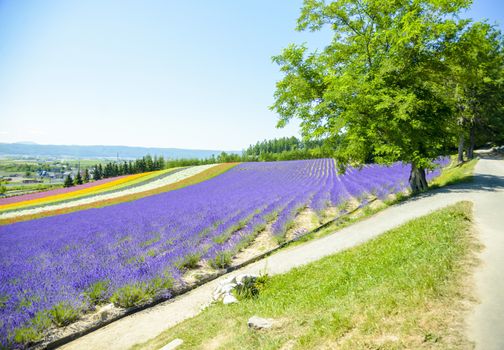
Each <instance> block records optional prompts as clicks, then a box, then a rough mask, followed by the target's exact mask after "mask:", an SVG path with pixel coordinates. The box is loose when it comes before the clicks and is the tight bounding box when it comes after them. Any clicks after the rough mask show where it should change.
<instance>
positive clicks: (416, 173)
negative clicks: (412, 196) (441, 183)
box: [409, 164, 429, 193]
mask: <svg viewBox="0 0 504 350" xmlns="http://www.w3.org/2000/svg"><path fill="white" fill-rule="evenodd" d="M409 183H410V187H411V190H412V191H413V193H417V192H422V191H425V190H427V188H428V187H429V186H428V185H427V179H426V178H425V169H424V168H418V167H417V166H416V165H414V164H412V165H411V173H410V177H409Z"/></svg>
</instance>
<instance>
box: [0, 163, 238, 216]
mask: <svg viewBox="0 0 504 350" xmlns="http://www.w3.org/2000/svg"><path fill="white" fill-rule="evenodd" d="M238 164H239V163H223V164H217V165H214V166H212V167H211V168H209V169H207V170H204V171H202V172H200V173H198V174H195V175H193V176H191V177H188V178H185V179H182V180H180V181H177V182H175V183H171V184H168V185H165V186H161V187H158V188H155V189H151V190H148V191H143V192H138V193H131V194H127V195H123V196H118V197H115V198H109V199H102V200H96V201H94V202H91V203H86V204H82V205H78V206H68V207H62V208H59V209H52V210H46V211H42V212H38V213H33V214H25V215H19V216H12V217H8V218H5V217H4V218H2V215H0V225H9V224H13V223H16V222H22V221H29V220H34V219H39V218H44V217H49V216H56V215H62V214H68V213H73V212H76V211H80V210H86V209H93V208H101V207H106V206H110V205H116V204H120V203H123V202H131V201H135V200H137V199H141V198H144V197H148V196H152V195H156V194H160V193H164V192H169V191H174V190H178V189H181V188H184V187H187V186H191V185H195V184H198V183H200V182H203V181H206V180H210V179H212V178H214V177H216V176H218V175H221V174H223V173H225V172H226V171H228V170H230V169H231V168H233V167H235V166H236V165H238Z"/></svg>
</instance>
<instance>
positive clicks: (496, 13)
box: [0, 0, 504, 150]
mask: <svg viewBox="0 0 504 350" xmlns="http://www.w3.org/2000/svg"><path fill="white" fill-rule="evenodd" d="M301 4H302V0H254V1H238V0H217V1H207V0H187V1H181V0H180V1H172V0H145V1H140V0H135V1H133V0H86V1H78V0H0V142H19V141H33V142H37V143H42V144H80V145H97V144H100V145H128V146H147V147H178V148H195V149H220V150H240V149H243V148H245V147H247V146H248V145H249V144H251V143H255V142H256V141H258V140H262V139H265V138H272V137H279V136H291V135H297V134H298V127H297V124H296V123H293V124H292V125H290V126H288V127H287V128H285V129H281V130H278V129H276V128H275V124H276V116H275V114H274V113H273V112H271V111H269V110H268V106H269V105H271V104H272V102H273V92H274V90H275V82H276V81H277V80H279V79H280V77H281V75H280V73H279V71H278V67H277V66H276V65H274V64H273V63H272V62H271V56H272V55H275V54H278V53H279V52H280V51H281V49H282V48H284V47H285V46H287V45H288V44H289V43H291V42H296V43H302V42H308V45H309V46H310V47H312V48H316V47H322V46H323V44H325V43H326V42H327V41H328V40H329V37H330V36H329V33H328V32H327V31H326V32H322V33H297V32H295V31H294V27H295V24H296V18H297V16H298V15H299V8H300V7H301ZM503 14H504V2H503V1H502V0H476V1H475V5H474V6H473V9H472V10H471V11H470V12H469V13H468V14H467V16H470V17H474V18H476V19H481V18H489V19H490V22H492V23H493V22H498V23H499V24H500V25H501V28H502V23H503V17H504V15H503Z"/></svg>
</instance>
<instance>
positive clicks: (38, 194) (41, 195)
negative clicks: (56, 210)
mask: <svg viewBox="0 0 504 350" xmlns="http://www.w3.org/2000/svg"><path fill="white" fill-rule="evenodd" d="M126 176H128V175H122V176H117V177H111V178H108V179H102V180H98V181H93V182H88V183H87V184H82V185H77V186H74V187H66V188H58V189H55V190H49V191H43V192H36V193H30V194H23V195H21V196H14V197H6V198H0V205H3V204H11V203H18V202H23V201H27V200H31V199H39V198H44V197H47V196H53V195H55V194H62V193H68V192H73V191H78V190H82V189H85V188H89V187H93V186H98V185H102V184H106V183H107V182H111V181H115V180H119V179H122V178H124V177H126Z"/></svg>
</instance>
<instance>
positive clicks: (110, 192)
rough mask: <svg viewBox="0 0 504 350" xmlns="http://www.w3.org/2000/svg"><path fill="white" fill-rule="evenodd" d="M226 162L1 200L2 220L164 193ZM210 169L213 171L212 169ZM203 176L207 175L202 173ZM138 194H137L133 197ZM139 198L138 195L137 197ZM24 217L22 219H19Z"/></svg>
mask: <svg viewBox="0 0 504 350" xmlns="http://www.w3.org/2000/svg"><path fill="white" fill-rule="evenodd" d="M222 167H223V165H214V164H212V165H202V166H196V167H189V168H173V169H168V170H161V171H153V172H148V173H141V174H135V175H129V176H122V177H118V178H114V179H113V180H110V179H106V181H103V180H100V181H96V182H93V183H89V184H85V185H81V186H78V187H77V188H75V189H73V190H70V189H68V188H64V189H58V190H53V191H47V192H40V193H37V194H30V195H25V196H19V197H13V198H4V199H3V200H2V199H0V222H1V223H6V222H5V221H6V220H12V221H22V220H24V218H23V217H26V216H30V215H32V216H33V215H36V216H37V217H43V216H46V215H45V214H51V213H56V214H59V213H60V211H61V210H65V209H69V208H73V209H72V211H76V210H81V209H87V208H88V207H89V204H94V203H104V204H107V205H108V203H107V202H111V201H112V202H113V203H112V204H117V203H120V202H123V201H126V200H132V199H136V198H131V197H132V195H136V194H140V193H145V194H147V195H149V194H152V193H151V192H152V191H153V190H154V191H157V192H163V191H164V190H165V189H166V190H169V188H167V187H168V186H169V185H172V184H174V183H177V182H180V181H182V180H185V179H187V178H192V177H195V176H197V175H201V174H205V173H207V172H209V171H210V169H213V168H215V169H217V170H219V168H222ZM210 172H214V170H211V171H210ZM203 178H204V176H203ZM133 197H135V196H133ZM136 197H138V196H136ZM20 218H21V219H20Z"/></svg>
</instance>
